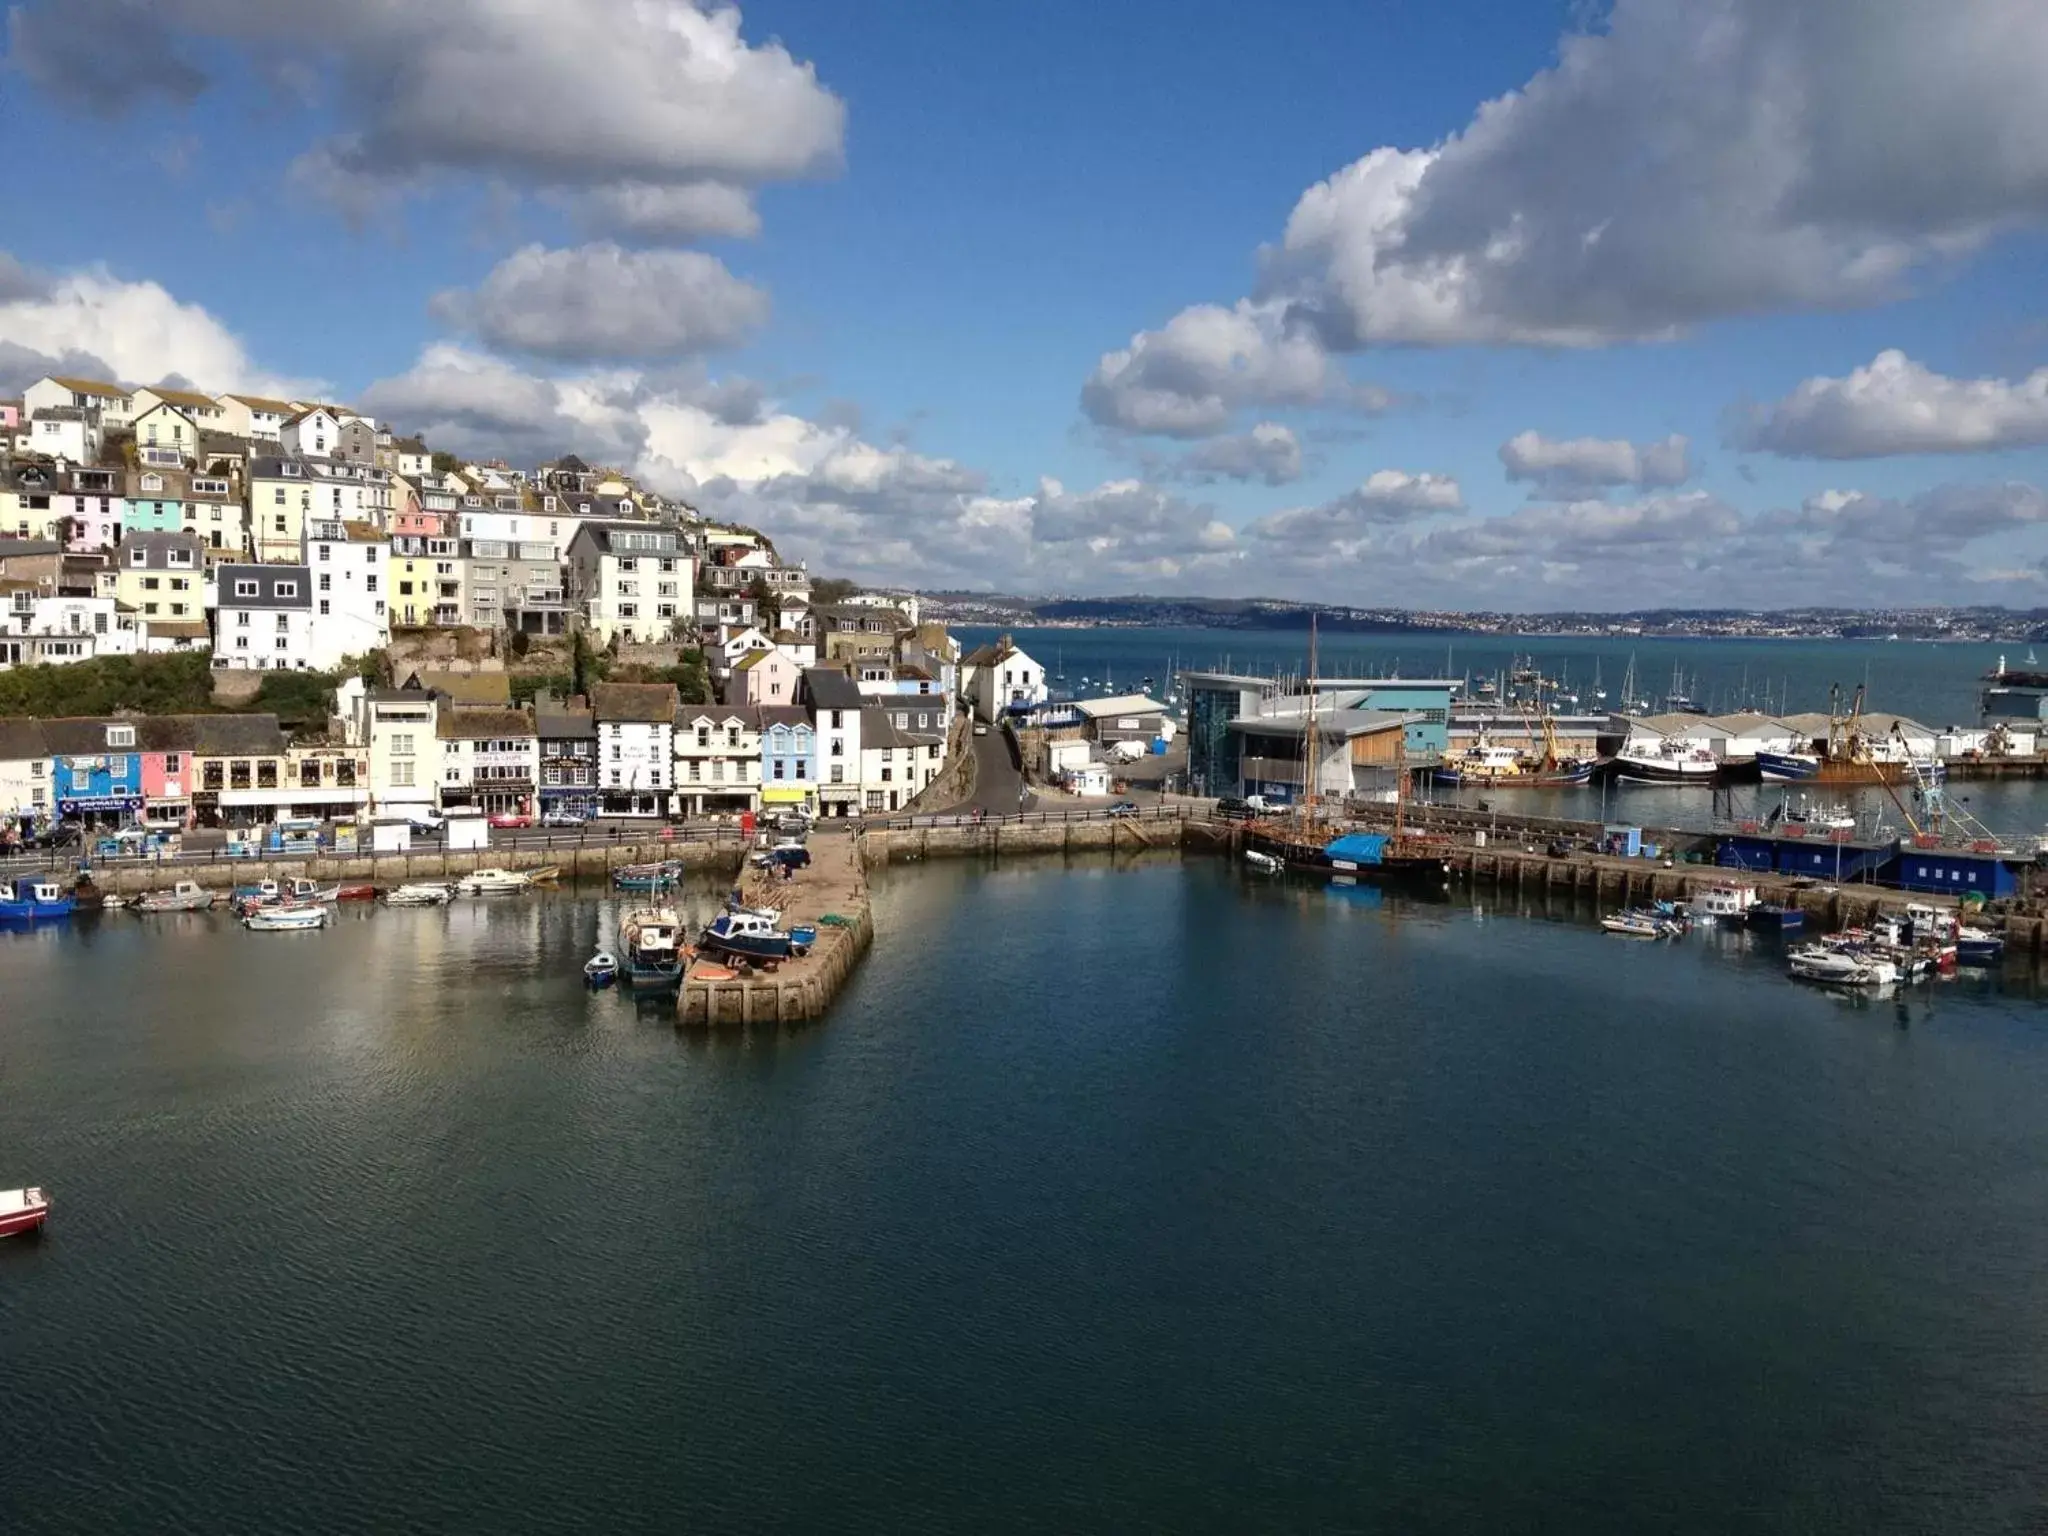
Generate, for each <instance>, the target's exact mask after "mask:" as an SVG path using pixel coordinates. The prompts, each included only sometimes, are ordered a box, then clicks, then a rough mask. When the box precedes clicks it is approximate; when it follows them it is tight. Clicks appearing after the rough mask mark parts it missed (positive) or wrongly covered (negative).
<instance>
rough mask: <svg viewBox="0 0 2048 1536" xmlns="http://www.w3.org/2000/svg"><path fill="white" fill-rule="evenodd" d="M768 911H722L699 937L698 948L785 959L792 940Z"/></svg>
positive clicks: (754, 957)
mask: <svg viewBox="0 0 2048 1536" xmlns="http://www.w3.org/2000/svg"><path fill="white" fill-rule="evenodd" d="M775 921H776V920H775V917H774V916H773V915H772V914H770V913H767V912H749V911H739V912H721V913H719V914H718V916H717V917H716V918H714V919H713V920H712V921H711V923H710V924H709V925H707V926H706V928H705V929H704V932H703V934H702V936H701V937H700V938H699V939H698V944H699V946H700V947H701V948H703V949H706V950H709V951H711V952H712V953H714V954H720V955H729V956H731V957H732V958H734V959H738V960H786V959H788V958H789V956H790V954H791V953H792V950H793V945H794V943H795V940H794V939H792V938H791V937H790V935H789V934H787V933H784V932H783V931H782V930H781V929H779V928H777V927H776V926H775Z"/></svg>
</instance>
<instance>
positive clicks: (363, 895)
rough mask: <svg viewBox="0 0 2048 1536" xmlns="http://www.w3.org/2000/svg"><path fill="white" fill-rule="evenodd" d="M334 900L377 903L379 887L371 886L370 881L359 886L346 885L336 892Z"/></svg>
mask: <svg viewBox="0 0 2048 1536" xmlns="http://www.w3.org/2000/svg"><path fill="white" fill-rule="evenodd" d="M334 899H335V900H336V901H375V900H376V899H377V887H375V886H374V885H371V884H370V883H369V882H368V881H363V882H362V883H361V884H358V885H344V886H342V887H341V888H340V889H339V890H338V891H336V892H335V896H334Z"/></svg>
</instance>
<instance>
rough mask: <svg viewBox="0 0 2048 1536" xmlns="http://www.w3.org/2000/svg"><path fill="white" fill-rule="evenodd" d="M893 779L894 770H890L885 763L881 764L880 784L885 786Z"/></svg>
mask: <svg viewBox="0 0 2048 1536" xmlns="http://www.w3.org/2000/svg"><path fill="white" fill-rule="evenodd" d="M893 777H895V770H894V769H892V768H890V766H889V765H888V764H887V763H884V764H882V782H883V783H884V784H886V783H888V782H889V780H890V779H891V778H893Z"/></svg>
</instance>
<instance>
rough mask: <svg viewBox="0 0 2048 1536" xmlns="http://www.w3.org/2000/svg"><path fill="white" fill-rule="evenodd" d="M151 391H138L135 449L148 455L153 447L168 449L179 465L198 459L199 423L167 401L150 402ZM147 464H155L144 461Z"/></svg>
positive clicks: (147, 460)
mask: <svg viewBox="0 0 2048 1536" xmlns="http://www.w3.org/2000/svg"><path fill="white" fill-rule="evenodd" d="M150 395H151V392H150V391H148V390H138V391H137V392H136V410H135V421H134V432H135V448H136V451H137V452H138V453H144V454H147V453H148V451H149V450H150V449H152V448H156V449H168V450H169V451H170V452H171V453H173V454H175V455H177V458H178V460H179V462H180V463H182V462H183V461H184V460H185V459H187V458H196V457H197V456H198V453H199V423H198V422H196V421H194V420H193V419H192V417H191V414H190V413H189V412H187V411H185V410H183V409H182V408H180V407H178V406H175V405H172V404H171V403H170V402H169V401H168V400H157V399H153V398H152V399H151V400H150V403H149V404H147V405H144V404H143V401H144V399H145V398H148V397H150ZM144 462H156V461H155V460H152V459H145V461H144Z"/></svg>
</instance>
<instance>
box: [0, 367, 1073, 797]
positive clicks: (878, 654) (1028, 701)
mask: <svg viewBox="0 0 2048 1536" xmlns="http://www.w3.org/2000/svg"><path fill="white" fill-rule="evenodd" d="M0 443H4V444H5V452H4V455H0V670H6V669H12V668H19V667H32V666H68V665H73V664H77V663H82V662H87V661H92V660H96V659H100V658H106V657H147V656H152V655H171V654H176V653H181V652H193V653H205V654H206V655H207V656H208V657H209V658H210V661H209V663H208V665H209V667H210V671H211V676H212V682H213V691H214V695H215V699H216V701H218V702H219V704H220V705H221V707H222V709H224V710H233V711H234V712H213V711H208V712H195V713H185V714H166V715H153V716H152V715H139V714H134V713H132V712H128V711H122V712H117V713H116V714H114V715H111V716H108V717H104V718H101V717H93V718H80V717H73V716H63V717H47V718H34V719H31V718H20V717H16V718H0V817H4V818H5V821H6V824H7V830H8V831H9V832H10V833H11V834H12V835H13V836H15V837H20V836H25V835H34V834H35V832H36V829H37V828H39V827H40V828H48V827H49V826H51V825H61V824H63V823H66V822H83V823H86V824H98V825H102V826H104V825H142V826H156V827H165V828H170V827H185V826H194V825H225V826H238V825H240V826H246V825H252V824H261V823H266V822H277V821H282V820H290V819H294V818H325V819H329V820H343V819H357V820H364V819H371V818H376V817H390V818H409V817H410V818H416V817H420V816H433V815H439V814H442V813H445V812H447V811H451V810H458V809H461V810H473V811H475V812H479V813H481V814H483V815H485V816H488V817H491V818H493V819H494V820H496V821H498V822H499V823H500V824H505V825H513V826H520V825H528V824H532V823H535V822H543V821H544V822H547V823H549V824H554V825H568V824H577V823H581V822H584V821H587V820H591V819H595V818H599V817H615V818H638V819H671V818H681V817H692V816H715V815H727V814H746V813H764V812H776V811H783V812H789V813H792V814H797V815H802V816H806V817H826V818H831V817H850V816H857V815H863V814H872V813H889V812H895V811H898V810H901V809H903V808H905V807H908V806H909V805H910V804H911V803H912V802H913V801H914V800H916V799H917V798H918V797H919V796H920V795H921V794H923V793H924V792H925V791H926V790H927V789H929V788H930V787H931V786H932V785H933V783H934V781H935V780H937V779H939V777H940V776H941V775H942V773H944V772H945V770H946V768H947V766H948V764H949V761H950V760H951V757H952V756H954V755H957V754H959V753H960V752H962V751H964V750H966V744H967V743H968V742H969V740H970V734H969V731H970V728H969V725H968V718H967V717H968V716H972V717H973V718H974V719H975V720H977V721H979V722H980V725H981V727H982V728H983V729H984V730H985V729H986V727H987V726H988V725H990V724H992V723H995V722H997V721H999V720H1000V719H1002V718H1003V717H1004V716H1005V715H1006V714H1007V713H1008V712H1009V711H1011V710H1012V709H1014V708H1018V707H1026V706H1032V705H1037V704H1041V703H1043V702H1044V700H1045V690H1046V677H1045V669H1044V668H1043V667H1042V666H1040V665H1038V664H1037V663H1034V662H1031V661H1030V659H1029V658H1028V657H1024V656H1022V653H1021V652H1018V651H1017V650H1016V649H1015V647H1014V646H1010V645H1008V644H1007V643H1004V644H992V645H989V646H985V647H983V648H981V649H980V650H979V651H977V652H976V653H975V654H973V655H971V656H964V657H963V655H962V654H961V647H960V645H959V644H958V642H957V641H956V640H955V639H954V638H953V637H952V635H951V634H949V633H948V631H947V629H946V628H945V626H944V625H943V624H942V623H939V622H935V621H933V620H931V619H929V618H927V617H926V616H924V615H923V614H921V612H920V608H919V602H918V599H917V598H916V597H915V596H914V595H909V594H897V593H875V592H858V591H851V590H846V584H845V583H831V584H830V585H829V588H827V587H826V585H825V584H823V583H814V582H813V580H812V577H811V575H810V574H809V572H808V571H807V570H806V569H805V567H804V566H803V565H802V564H800V563H799V564H795V565H790V564H786V563H785V562H784V561H783V560H782V559H781V557H780V556H779V555H778V553H777V551H776V550H775V548H774V546H773V543H772V541H771V540H769V539H768V538H766V537H764V536H763V535H762V534H760V533H758V532H755V531H753V530H750V529H744V528H733V527H721V526H718V525H717V524H715V523H712V522H709V521H707V520H705V519H704V518H702V517H700V516H699V515H698V513H697V511H696V510H695V509H694V508H692V507H691V506H689V505H687V504H686V503H684V502H681V501H679V500H675V499H672V498H666V497H663V496H661V495H659V494H657V493H655V492H653V491H651V490H649V489H647V488H646V487H644V486H642V485H639V484H637V483H635V482H634V480H632V479H631V478H629V477H627V476H625V475H623V474H620V473H618V472H616V471H613V470H609V469H604V468H593V467H592V466H590V465H589V464H586V463H585V462H584V461H583V460H582V459H580V458H578V457H576V456H574V455H573V454H572V455H565V456H563V457H561V458H559V459H556V460H555V461H554V462H552V463H548V464H543V465H540V466H538V467H536V468H533V469H530V470H529V469H523V468H517V467H513V466H511V465H508V464H505V463H501V462H488V463H475V462H466V461H464V460H461V459H459V458H457V457H456V456H454V455H451V454H446V453H437V452H434V451H432V450H430V448H429V447H428V445H427V444H426V443H424V442H423V441H421V440H419V439H418V438H407V437H402V436H399V435H397V434H395V433H394V432H393V431H392V430H391V429H390V428H389V427H388V426H387V425H384V424H382V423H379V422H377V421H374V420H372V419H370V418H369V417H366V416H364V415H361V414H360V413H358V412H355V411H352V410H349V409H347V408H345V407H342V406H339V405H334V404H330V403H326V402H321V401H309V400H281V399H269V398H263V397H259V396H254V395H220V396H209V395H204V394H200V393H198V392H196V391H191V390H185V389H176V388H170V387H167V386H160V387H156V388H132V387H130V386H127V385H123V384H116V383H111V382H106V381H99V380H92V379H82V378H68V377H67V378H58V377H46V378H42V379H39V380H37V381H36V382H35V383H34V384H32V385H30V386H29V387H28V388H27V389H26V390H25V391H24V393H23V397H22V398H21V399H20V400H18V401H0ZM828 596H829V597H830V598H831V599H832V600H829V601H828V600H825V598H826V597H828ZM580 657H596V658H601V661H602V666H601V667H599V666H593V667H591V668H589V669H587V670H588V672H589V674H590V675H589V676H587V677H586V669H584V668H583V667H582V666H581V664H580V662H579V661H578V658H580ZM700 659H701V665H702V678H703V685H704V686H702V687H701V688H691V689H688V690H685V689H684V688H681V687H679V685H678V683H677V682H676V681H675V680H674V674H675V673H676V672H677V671H679V670H681V669H684V668H686V667H691V666H694V665H695V664H697V663H698V661H699V660H700ZM373 662H374V664H372V663H373ZM277 673H302V674H315V675H319V676H327V677H332V678H334V680H335V686H334V689H333V694H332V699H331V704H330V707H329V709H328V712H327V718H326V720H325V721H324V722H315V723H313V724H312V726H311V727H310V728H301V729H288V728H287V726H286V724H285V723H283V722H281V721H280V720H279V718H278V717H277V716H276V715H275V714H264V713H260V712H254V711H252V710H251V708H250V707H249V705H250V703H251V702H252V701H253V700H254V699H255V696H256V694H257V692H258V688H259V687H260V685H261V684H262V682H263V681H264V679H265V677H266V676H274V675H275V674H277ZM536 674H548V675H550V676H555V675H560V676H563V677H566V678H568V679H573V681H569V682H568V683H567V684H566V685H565V686H560V687H555V688H549V689H542V690H533V689H526V688H522V687H521V686H520V684H521V682H522V679H523V678H525V679H530V678H532V677H533V676H534V675H536ZM664 674H668V676H667V677H666V679H664ZM690 694H701V695H702V696H700V697H691V696H689V695H690Z"/></svg>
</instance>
